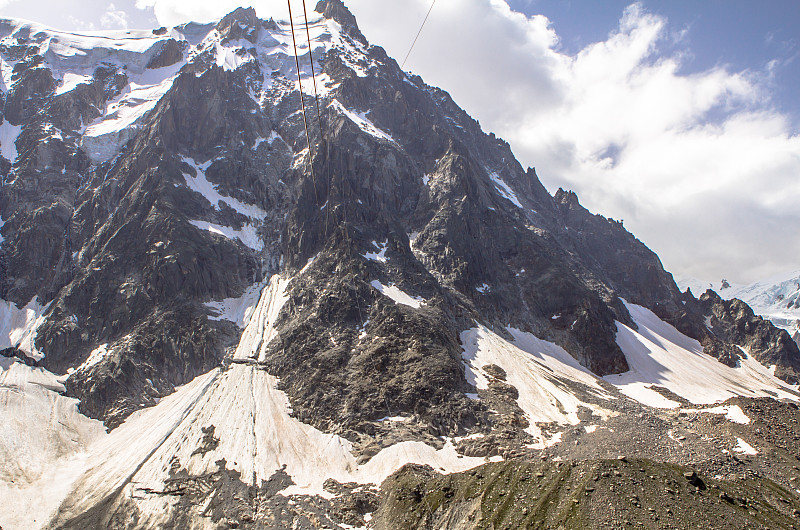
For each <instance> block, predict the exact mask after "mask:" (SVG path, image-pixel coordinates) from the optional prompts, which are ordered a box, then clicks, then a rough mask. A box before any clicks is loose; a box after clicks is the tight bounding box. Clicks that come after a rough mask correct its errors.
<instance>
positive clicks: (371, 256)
mask: <svg viewBox="0 0 800 530" xmlns="http://www.w3.org/2000/svg"><path fill="white" fill-rule="evenodd" d="M388 244H389V240H388V239H387V240H386V241H384V242H383V243H381V244H380V245H379V244H378V243H377V242H376V241H373V242H372V245H373V246H374V247H375V248H376V249H377V250H378V252H367V253H366V254H362V256H364V257H365V258H367V259H368V260H371V261H378V262H380V263H386V262H387V261H388V260H389V258H387V257H386V247H387V246H388Z"/></svg>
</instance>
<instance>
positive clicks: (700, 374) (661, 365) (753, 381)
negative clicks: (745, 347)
mask: <svg viewBox="0 0 800 530" xmlns="http://www.w3.org/2000/svg"><path fill="white" fill-rule="evenodd" d="M626 306H627V308H628V311H629V312H630V314H631V317H632V318H633V320H634V322H636V325H637V326H638V328H639V330H638V331H634V330H633V329H631V328H629V327H628V326H626V325H625V324H622V323H621V322H617V344H619V347H620V349H622V351H623V353H624V354H625V358H626V359H627V360H628V365H629V366H630V371H628V372H625V373H623V374H618V375H608V376H606V377H605V378H604V379H605V380H606V381H608V382H609V383H612V384H614V385H615V386H617V388H619V389H620V391H621V392H622V393H623V394H625V395H627V396H630V397H632V398H633V399H635V400H637V401H639V402H641V403H643V404H645V405H649V406H652V407H658V408H676V407H678V406H679V404H678V403H676V402H675V401H672V400H669V399H667V398H665V397H663V396H662V395H661V394H659V393H658V392H656V391H655V390H653V389H651V388H650V387H651V386H653V385H658V386H662V387H664V388H667V389H668V390H670V391H671V392H673V393H675V394H676V395H678V396H681V397H683V398H685V399H687V400H688V401H690V402H691V403H694V404H698V405H700V404H712V403H717V402H722V401H725V400H726V399H728V398H731V397H733V396H737V395H740V396H747V397H762V396H766V397H776V398H778V399H781V398H788V399H793V400H795V401H798V400H800V394H798V393H797V391H796V389H794V388H792V387H791V386H789V385H787V384H786V383H784V382H783V381H781V380H779V379H777V378H776V377H775V376H774V375H772V374H771V373H770V371H769V369H768V368H767V367H765V366H763V365H762V364H760V363H759V362H758V361H756V360H755V359H753V358H752V357H750V356H749V355H747V354H746V353H744V352H743V353H742V360H741V362H740V365H739V366H737V367H736V368H730V367H728V366H725V365H724V364H722V363H720V362H719V361H717V360H716V359H715V358H713V357H711V356H709V355H706V354H705V353H703V347H702V346H701V345H700V343H699V342H698V341H696V340H694V339H690V338H689V337H687V336H685V335H683V334H682V333H680V332H679V331H678V330H676V329H675V328H674V327H672V326H670V325H669V324H667V323H666V322H663V321H662V320H660V319H659V318H658V317H657V316H656V315H655V314H654V313H653V312H652V311H650V310H649V309H647V308H644V307H641V306H638V305H635V304H626Z"/></svg>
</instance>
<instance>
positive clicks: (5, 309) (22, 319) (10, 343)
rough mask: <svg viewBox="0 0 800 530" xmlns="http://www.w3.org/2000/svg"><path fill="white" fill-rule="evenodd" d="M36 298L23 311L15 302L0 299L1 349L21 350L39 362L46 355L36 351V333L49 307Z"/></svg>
mask: <svg viewBox="0 0 800 530" xmlns="http://www.w3.org/2000/svg"><path fill="white" fill-rule="evenodd" d="M49 305H50V304H47V305H46V306H43V305H41V304H40V303H39V299H38V298H37V297H34V298H33V299H31V301H30V302H28V304H27V305H26V306H25V307H23V308H22V309H18V308H17V306H16V305H15V304H14V303H13V302H7V301H6V300H2V299H0V349H3V348H19V349H20V350H22V351H24V352H25V353H27V354H28V355H29V356H30V357H31V358H33V359H36V360H39V359H42V358H43V357H44V353H43V352H40V351H39V350H37V349H36V346H35V344H34V343H35V341H36V331H37V330H38V328H39V326H41V325H42V324H43V323H44V312H45V311H46V310H47V307H48V306H49Z"/></svg>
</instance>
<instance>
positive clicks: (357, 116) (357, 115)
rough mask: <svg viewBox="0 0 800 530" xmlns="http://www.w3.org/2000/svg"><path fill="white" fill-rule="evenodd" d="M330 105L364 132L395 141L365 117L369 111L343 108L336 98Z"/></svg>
mask: <svg viewBox="0 0 800 530" xmlns="http://www.w3.org/2000/svg"><path fill="white" fill-rule="evenodd" d="M330 106H332V107H333V108H335V109H336V110H338V111H339V112H341V113H342V114H344V115H345V116H347V117H348V118H349V119H350V121H352V122H353V123H355V124H356V125H358V127H359V129H361V130H362V131H364V132H365V133H367V134H369V135H372V136H374V137H376V138H380V139H382V140H388V141H390V142H392V143H394V144H396V143H397V142H396V141H395V139H394V138H392V136H391V135H390V134H388V133H387V132H385V131H383V130H381V129H379V128H377V127H376V126H375V124H374V123H372V122H371V121H370V120H368V119H367V114H369V111H367V112H355V111H352V110H350V109H347V108H345V107H344V105H342V104H341V103H340V102H339V100H337V99H334V100H333V101H332V102H331V104H330Z"/></svg>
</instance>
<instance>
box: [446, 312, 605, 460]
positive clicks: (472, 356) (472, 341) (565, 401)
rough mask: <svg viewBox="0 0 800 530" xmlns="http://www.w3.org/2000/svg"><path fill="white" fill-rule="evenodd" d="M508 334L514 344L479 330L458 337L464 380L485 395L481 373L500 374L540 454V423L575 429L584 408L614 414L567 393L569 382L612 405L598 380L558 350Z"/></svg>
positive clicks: (511, 330)
mask: <svg viewBox="0 0 800 530" xmlns="http://www.w3.org/2000/svg"><path fill="white" fill-rule="evenodd" d="M507 330H508V332H509V333H510V334H511V335H512V337H513V338H514V342H509V341H507V340H505V339H503V338H502V337H500V336H499V335H497V334H496V333H494V332H492V331H491V330H489V329H488V328H486V327H484V326H480V327H476V328H472V329H469V330H467V331H464V332H462V333H461V344H462V347H463V348H464V352H463V354H462V357H463V359H464V366H465V368H466V372H465V374H466V377H467V381H468V382H469V383H470V384H472V385H474V386H475V387H476V388H478V389H487V388H489V376H488V375H487V374H486V373H485V372H484V371H483V367H484V366H486V365H489V364H494V365H497V366H499V367H500V368H502V369H503V370H505V372H506V377H507V380H506V382H507V383H508V384H510V385H513V386H514V387H516V389H517V391H518V392H519V398H518V399H517V403H518V404H519V407H520V408H521V409H522V410H523V411H524V412H525V415H526V416H527V419H528V422H529V426H528V427H527V428H526V429H525V430H526V431H527V432H528V433H529V434H530V435H531V436H533V437H534V438H536V439H537V440H538V442H537V443H536V444H535V445H536V447H538V448H544V447H546V446H547V444H548V438H547V437H546V436H545V435H544V434H543V433H542V430H541V429H540V428H539V427H538V426H537V423H539V422H544V423H551V422H554V423H558V424H560V425H577V424H578V423H580V419H579V418H578V411H579V408H580V407H586V408H589V409H591V410H592V411H593V412H594V413H595V414H597V415H598V416H600V417H602V418H609V417H610V416H612V415H613V414H614V413H612V412H611V411H609V410H607V409H605V408H603V407H600V406H598V405H596V404H594V403H587V402H584V401H581V399H580V398H578V397H577V395H576V393H575V392H573V391H571V390H570V389H569V383H570V382H574V383H578V384H579V385H580V386H581V387H582V388H584V389H585V390H586V391H588V392H592V393H594V394H595V395H596V396H598V397H600V398H603V399H613V398H612V396H610V395H609V394H608V393H607V392H606V391H605V390H604V389H603V388H602V387H601V386H600V385H599V383H598V381H597V378H596V377H595V376H594V375H593V374H592V373H591V372H589V371H588V370H587V369H586V368H584V367H582V366H581V365H580V364H579V363H578V361H576V360H575V359H574V358H573V357H572V356H571V355H570V354H569V353H567V352H566V351H565V350H564V349H563V348H561V347H560V346H557V345H556V344H553V343H552V342H547V341H544V340H540V339H538V338H537V337H535V336H534V335H532V334H530V333H525V332H523V331H520V330H517V329H515V328H507ZM550 441H552V439H551V440H550Z"/></svg>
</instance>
